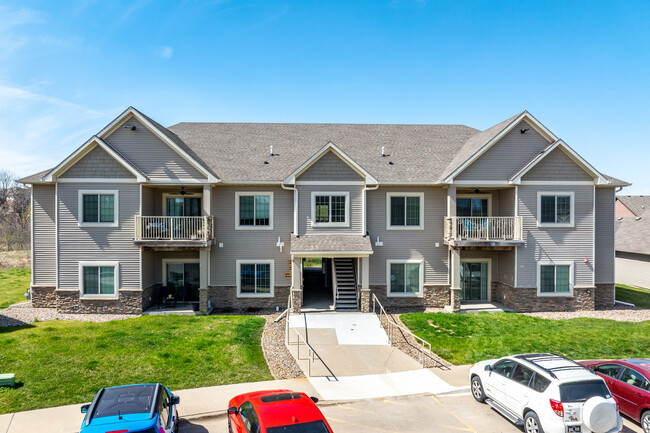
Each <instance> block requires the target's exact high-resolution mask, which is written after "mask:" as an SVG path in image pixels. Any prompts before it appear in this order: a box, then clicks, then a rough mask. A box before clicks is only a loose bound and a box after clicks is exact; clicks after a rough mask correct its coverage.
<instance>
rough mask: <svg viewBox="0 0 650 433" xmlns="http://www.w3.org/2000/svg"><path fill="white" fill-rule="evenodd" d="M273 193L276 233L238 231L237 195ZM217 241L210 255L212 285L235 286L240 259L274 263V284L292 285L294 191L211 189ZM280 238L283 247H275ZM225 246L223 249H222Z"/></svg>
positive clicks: (259, 186)
mask: <svg viewBox="0 0 650 433" xmlns="http://www.w3.org/2000/svg"><path fill="white" fill-rule="evenodd" d="M237 191H250V192H273V230H235V192H237ZM211 204H212V214H213V216H214V229H215V242H216V245H214V246H213V247H212V251H211V254H210V285H211V286H235V285H236V284H237V275H236V272H237V266H236V263H237V262H236V261H237V260H275V262H274V263H275V285H276V286H290V285H291V279H290V278H284V274H285V272H288V271H289V270H290V269H289V260H290V259H291V254H290V251H291V240H290V234H291V232H292V231H293V191H287V190H283V189H282V188H280V187H277V186H264V185H258V186H253V187H246V186H217V187H214V188H213V189H212V203H211ZM278 237H280V239H281V241H282V242H284V248H283V249H282V252H280V248H278V247H276V246H275V245H276V243H277V242H278ZM219 243H223V248H219Z"/></svg>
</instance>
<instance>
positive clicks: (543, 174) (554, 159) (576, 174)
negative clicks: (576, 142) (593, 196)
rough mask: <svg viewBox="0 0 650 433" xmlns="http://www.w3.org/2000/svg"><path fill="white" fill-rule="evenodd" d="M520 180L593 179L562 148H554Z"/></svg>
mask: <svg viewBox="0 0 650 433" xmlns="http://www.w3.org/2000/svg"><path fill="white" fill-rule="evenodd" d="M521 179H522V180H567V181H590V180H591V181H593V180H594V178H593V177H591V175H589V174H588V173H587V172H586V171H584V170H583V169H582V168H581V167H580V166H579V165H578V164H576V163H575V162H574V161H573V160H572V159H571V158H569V156H568V155H567V154H566V153H564V151H563V150H562V149H559V148H555V149H553V151H552V152H551V153H549V154H548V155H546V156H545V157H544V158H543V159H542V160H541V161H539V162H538V163H537V165H535V166H534V167H533V168H531V169H530V171H529V172H528V173H526V174H525V175H523V176H522V178H521Z"/></svg>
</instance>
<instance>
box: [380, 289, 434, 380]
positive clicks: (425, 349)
mask: <svg viewBox="0 0 650 433" xmlns="http://www.w3.org/2000/svg"><path fill="white" fill-rule="evenodd" d="M377 305H379V313H377V311H376V306H377ZM372 312H373V313H375V314H379V326H381V327H383V326H384V325H383V324H382V321H381V318H382V316H383V317H385V318H386V323H387V324H388V343H389V344H392V342H393V328H398V329H400V330H401V331H402V332H405V333H407V334H409V335H411V336H412V337H413V338H414V339H415V340H416V341H418V342H420V343H421V346H420V345H417V346H415V347H417V348H418V349H420V353H421V357H420V364H422V368H424V367H425V364H424V358H425V355H428V358H430V359H433V360H434V361H435V358H434V357H433V352H432V351H431V343H429V342H428V341H426V340H424V339H422V338H420V337H418V336H417V335H415V334H414V333H412V332H411V331H410V330H408V329H406V328H405V327H403V326H401V325H399V324H398V323H397V322H395V321H394V320H393V319H392V317H390V316H389V315H388V313H386V310H385V309H384V306H383V305H381V302H379V299H377V296H375V294H374V293H373V294H372ZM436 362H438V361H436Z"/></svg>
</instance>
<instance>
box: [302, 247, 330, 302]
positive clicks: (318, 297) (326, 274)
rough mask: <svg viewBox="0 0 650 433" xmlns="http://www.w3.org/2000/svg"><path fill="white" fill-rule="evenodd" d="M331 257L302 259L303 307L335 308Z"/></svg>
mask: <svg viewBox="0 0 650 433" xmlns="http://www.w3.org/2000/svg"><path fill="white" fill-rule="evenodd" d="M331 267H332V265H331V259H330V258H328V257H304V258H303V259H302V279H303V300H302V305H303V308H306V309H316V310H331V309H332V308H333V296H332V293H333V292H332V277H331Z"/></svg>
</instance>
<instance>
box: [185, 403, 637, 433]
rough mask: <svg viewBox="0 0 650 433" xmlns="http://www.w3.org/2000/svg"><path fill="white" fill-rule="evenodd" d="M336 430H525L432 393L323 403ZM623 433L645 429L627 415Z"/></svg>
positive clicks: (199, 423) (189, 426)
mask: <svg viewBox="0 0 650 433" xmlns="http://www.w3.org/2000/svg"><path fill="white" fill-rule="evenodd" d="M319 407H320V410H321V411H322V412H323V414H324V415H325V417H326V418H327V420H328V422H329V423H330V425H331V426H332V429H333V430H334V432H335V433H353V432H354V433H358V432H370V433H372V432H375V433H415V432H418V433H420V432H436V433H463V432H467V433H521V430H520V429H519V428H517V427H516V426H514V425H513V424H511V423H510V422H509V421H508V420H506V419H505V418H503V417H502V416H501V415H499V414H498V413H497V412H495V411H494V410H492V409H491V408H490V407H489V406H488V405H486V404H480V403H477V402H476V401H474V399H473V398H472V396H471V395H470V394H460V395H450V396H441V397H436V396H434V395H431V394H419V395H410V396H400V397H390V398H375V399H368V400H355V401H351V402H340V403H333V404H330V403H325V404H319ZM624 424H625V426H624V428H623V433H643V431H642V429H641V427H640V426H639V425H638V424H634V423H633V422H632V421H631V420H629V419H625V418H624ZM226 431H228V420H227V419H226V417H224V416H222V417H218V418H206V419H202V420H201V419H198V420H192V421H187V420H183V421H182V423H181V427H180V433H213V432H226Z"/></svg>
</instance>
